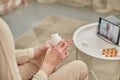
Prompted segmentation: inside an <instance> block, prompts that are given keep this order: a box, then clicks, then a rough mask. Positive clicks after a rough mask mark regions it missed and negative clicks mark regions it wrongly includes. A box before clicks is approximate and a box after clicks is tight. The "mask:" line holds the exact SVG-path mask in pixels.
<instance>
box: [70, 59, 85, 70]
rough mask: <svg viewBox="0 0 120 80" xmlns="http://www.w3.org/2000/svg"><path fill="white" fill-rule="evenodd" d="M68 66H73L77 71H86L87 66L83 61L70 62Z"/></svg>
mask: <svg viewBox="0 0 120 80" xmlns="http://www.w3.org/2000/svg"><path fill="white" fill-rule="evenodd" d="M70 64H71V65H73V66H74V67H75V68H77V69H78V68H79V69H80V68H81V69H86V70H87V65H86V64H85V63H84V62H83V61H80V60H75V61H72V62H70Z"/></svg>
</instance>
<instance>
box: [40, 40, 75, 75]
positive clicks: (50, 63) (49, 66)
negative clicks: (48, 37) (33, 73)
mask: <svg viewBox="0 0 120 80" xmlns="http://www.w3.org/2000/svg"><path fill="white" fill-rule="evenodd" d="M72 43H73V41H72V40H61V41H60V42H59V43H58V44H57V45H55V46H53V47H50V48H49V49H48V50H47V52H46V56H45V58H44V62H43V65H42V67H41V69H42V70H44V71H45V72H46V74H47V75H48V76H49V75H50V74H51V72H52V71H53V70H54V68H55V67H56V66H57V65H58V64H59V63H60V62H62V61H63V60H64V59H65V58H67V57H68V56H69V53H68V48H69V46H70V45H71V44H72Z"/></svg>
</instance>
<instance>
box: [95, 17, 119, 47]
mask: <svg viewBox="0 0 120 80" xmlns="http://www.w3.org/2000/svg"><path fill="white" fill-rule="evenodd" d="M97 33H98V34H99V35H100V36H102V37H103V38H105V40H106V39H107V40H109V41H110V42H112V43H115V44H117V45H118V44H119V36H120V27H119V26H118V25H116V24H114V23H112V22H110V21H108V20H105V19H104V18H99V25H98V32H97Z"/></svg>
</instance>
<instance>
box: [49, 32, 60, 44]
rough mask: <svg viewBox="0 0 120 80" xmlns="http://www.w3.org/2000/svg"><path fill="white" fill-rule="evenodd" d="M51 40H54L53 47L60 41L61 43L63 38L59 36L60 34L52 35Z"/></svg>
mask: <svg viewBox="0 0 120 80" xmlns="http://www.w3.org/2000/svg"><path fill="white" fill-rule="evenodd" d="M51 39H52V44H53V45H56V44H58V43H59V41H61V37H60V36H59V34H58V33H55V34H52V35H51Z"/></svg>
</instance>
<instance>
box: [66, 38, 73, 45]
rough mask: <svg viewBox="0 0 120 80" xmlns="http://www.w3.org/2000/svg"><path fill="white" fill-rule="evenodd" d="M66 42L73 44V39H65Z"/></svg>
mask: <svg viewBox="0 0 120 80" xmlns="http://www.w3.org/2000/svg"><path fill="white" fill-rule="evenodd" d="M65 42H66V43H67V44H68V45H71V44H73V40H71V39H69V40H65Z"/></svg>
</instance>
